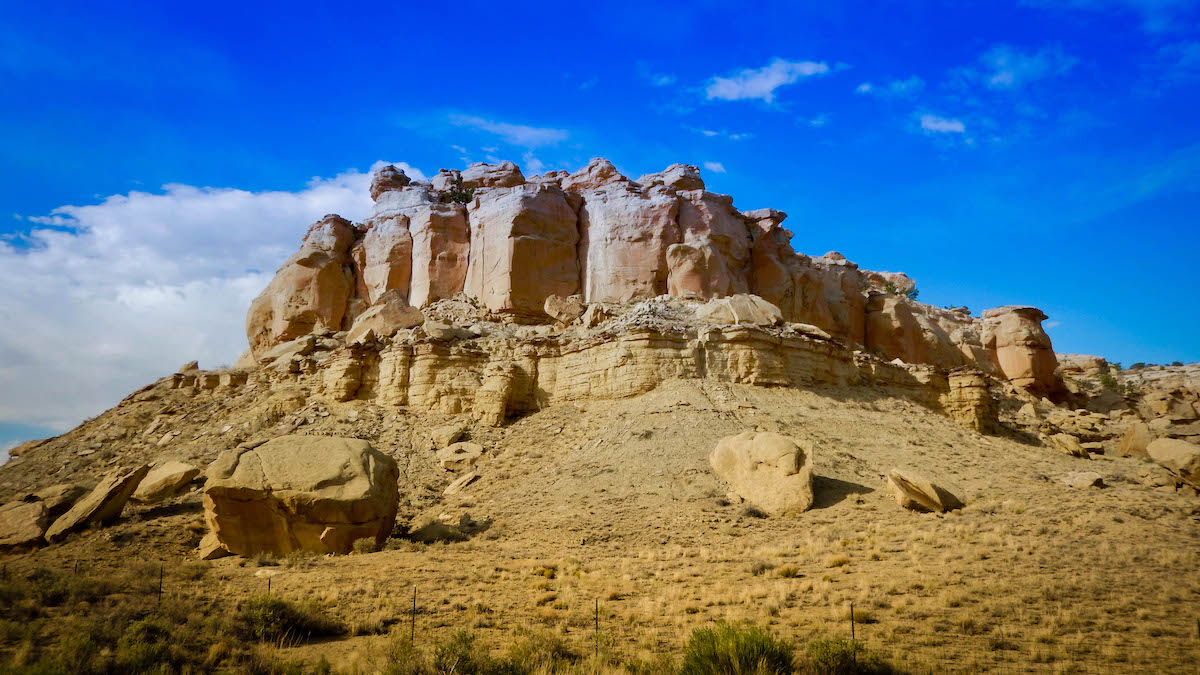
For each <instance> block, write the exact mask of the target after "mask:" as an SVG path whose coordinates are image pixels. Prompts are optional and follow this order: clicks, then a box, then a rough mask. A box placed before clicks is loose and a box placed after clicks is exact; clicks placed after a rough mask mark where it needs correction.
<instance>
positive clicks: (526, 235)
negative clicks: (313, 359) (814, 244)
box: [246, 159, 1061, 397]
mask: <svg viewBox="0 0 1200 675" xmlns="http://www.w3.org/2000/svg"><path fill="white" fill-rule="evenodd" d="M371 194H372V197H373V198H374V199H375V207H374V210H373V211H372V213H371V215H370V217H369V218H367V220H366V221H365V222H363V223H360V224H351V223H349V222H348V221H346V220H344V219H342V218H340V217H338V216H334V215H330V216H326V217H325V218H323V219H322V220H321V221H319V222H317V223H316V224H314V225H313V226H312V228H310V229H309V231H308V234H307V235H306V236H305V238H304V241H303V244H302V246H301V248H300V251H299V252H298V253H297V254H296V255H294V256H292V257H291V258H289V259H288V261H287V262H285V263H284V265H283V267H281V268H280V270H279V272H278V273H277V274H276V277H275V279H274V280H273V281H272V282H271V284H270V285H269V286H268V287H267V288H266V289H265V290H264V291H263V293H262V294H261V295H260V296H259V297H258V298H257V299H256V300H255V301H254V303H253V305H252V306H251V308H250V312H249V314H248V316H247V320H246V328H247V335H248V338H249V342H250V347H251V350H252V354H253V356H254V357H255V358H256V359H259V360H261V359H262V358H263V356H264V355H265V354H266V353H267V352H268V351H269V350H271V349H272V348H274V347H276V346H278V345H280V344H282V343H285V342H288V341H291V340H294V339H296V338H299V337H301V336H304V335H308V334H310V333H312V332H313V331H321V330H325V331H329V332H337V331H340V330H347V329H349V328H351V326H352V325H353V324H354V322H355V319H356V318H357V317H359V316H360V315H361V314H363V313H364V312H366V311H367V309H368V308H370V307H371V306H372V305H375V304H377V303H379V302H380V301H381V298H383V297H384V295H385V294H387V293H389V292H391V291H395V294H393V295H392V296H391V297H392V299H393V300H396V299H398V300H400V301H402V302H404V303H408V304H409V305H411V306H413V307H417V308H424V307H428V306H429V305H431V304H432V303H435V302H437V301H439V300H444V299H450V298H454V297H458V296H462V297H465V298H467V299H468V300H470V301H473V302H474V303H476V304H477V305H478V306H479V307H481V308H483V309H484V310H486V311H487V313H488V316H489V318H492V319H495V320H497V321H502V322H510V323H511V322H515V323H541V322H546V321H548V320H549V317H548V316H547V315H546V312H545V310H544V306H545V302H546V299H547V298H548V297H551V296H560V297H564V296H572V295H578V296H580V297H581V299H582V301H583V302H584V303H589V304H595V305H602V306H609V305H629V304H631V303H636V302H637V301H640V300H647V299H651V298H655V297H659V296H664V295H665V296H670V297H672V298H679V299H684V300H696V301H703V300H708V299H712V298H718V297H726V296H730V295H734V294H739V293H753V294H755V295H758V296H760V297H762V298H763V299H765V300H767V301H768V302H770V303H772V304H774V305H775V306H777V307H778V308H779V310H780V312H781V314H782V316H783V317H784V319H785V320H787V321H789V322H796V323H803V324H808V325H811V326H815V327H816V328H819V329H821V330H822V331H825V332H827V333H828V334H829V335H830V336H831V337H832V338H833V339H834V340H835V341H836V342H838V343H840V344H841V345H844V346H846V347H847V348H849V349H851V350H863V351H866V352H869V353H872V354H876V355H878V356H880V357H882V358H884V359H885V360H894V359H899V360H901V361H903V362H905V363H910V364H927V365H932V366H935V367H938V368H942V369H946V370H949V369H954V368H959V367H971V368H975V369H978V370H980V371H982V372H984V373H986V374H989V375H995V376H999V377H1003V378H1005V379H1008V380H1011V381H1012V382H1014V383H1015V384H1017V385H1018V386H1020V387H1022V388H1024V389H1026V390H1027V391H1029V392H1031V393H1034V394H1037V395H1048V396H1052V397H1053V396H1057V395H1058V394H1059V393H1060V392H1061V380H1060V378H1059V377H1058V376H1057V375H1056V373H1055V369H1056V366H1057V362H1056V360H1055V355H1054V351H1053V349H1052V347H1051V344H1050V339H1049V337H1048V336H1047V335H1046V334H1045V332H1044V331H1043V330H1042V327H1041V322H1042V321H1043V320H1044V319H1045V318H1046V317H1045V315H1044V314H1043V313H1041V312H1040V311H1039V310H1037V309H1036V308H1032V307H1018V306H1010V307H1001V308H997V309H993V310H988V311H986V312H984V315H983V317H982V318H977V317H973V316H971V315H970V313H969V312H967V311H965V309H963V310H943V309H938V308H936V307H932V306H930V305H926V304H923V303H919V302H916V301H915V300H913V299H911V298H910V297H908V295H910V294H911V292H912V291H913V289H914V288H915V284H914V283H913V281H912V280H911V279H909V278H908V277H907V276H905V275H903V274H893V273H887V272H871V271H867V270H861V269H859V267H858V266H857V265H855V264H854V263H852V262H850V261H849V260H846V258H845V257H844V256H842V255H841V254H838V253H836V252H830V253H827V254H825V255H823V256H819V257H810V256H807V255H804V254H801V253H797V252H796V251H795V250H794V249H793V248H792V246H791V243H790V240H791V238H792V233H791V232H789V231H787V230H785V229H783V227H782V223H783V221H784V219H785V218H786V217H787V214H785V213H783V212H781V211H776V210H773V209H759V210H756V211H746V212H739V211H738V210H737V209H736V208H735V207H734V205H733V198H732V197H730V196H728V195H720V194H715V193H712V192H708V191H707V190H706V189H705V186H704V182H703V180H702V179H701V177H700V174H699V171H698V170H697V169H696V167H694V166H686V165H681V164H675V165H672V166H670V167H668V168H667V169H665V170H664V171H662V172H659V173H655V174H649V175H646V176H642V177H640V178H638V179H637V180H636V181H633V180H630V179H629V178H627V177H625V176H623V175H621V174H620V173H619V172H618V171H617V170H616V168H615V167H614V166H613V165H612V164H611V163H609V162H608V161H607V160H604V159H596V160H593V161H592V162H591V163H589V164H588V165H587V166H586V167H584V168H583V169H581V170H580V171H578V172H576V173H574V174H570V175H568V174H566V172H549V173H547V174H544V175H540V176H532V177H529V178H526V177H525V176H524V175H523V174H522V173H521V171H520V169H518V168H517V167H516V165H515V164H513V163H511V162H504V163H501V164H495V165H490V164H476V165H473V166H471V167H470V168H468V169H467V170H465V171H462V172H458V171H452V170H445V169H443V170H442V171H441V172H439V173H438V175H437V176H435V177H434V179H433V180H432V181H431V182H430V183H419V182H412V181H410V180H409V179H408V177H407V176H405V175H404V173H403V172H402V171H400V170H398V169H396V168H395V167H385V168H384V169H382V170H381V171H380V172H378V173H377V175H376V176H375V177H374V180H373V182H372V186H371ZM458 202H462V203H458Z"/></svg>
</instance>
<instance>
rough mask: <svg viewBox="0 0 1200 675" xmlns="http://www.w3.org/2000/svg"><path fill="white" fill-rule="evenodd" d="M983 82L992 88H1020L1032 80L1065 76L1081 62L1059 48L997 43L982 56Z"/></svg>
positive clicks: (980, 60)
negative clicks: (1037, 47) (1028, 47)
mask: <svg viewBox="0 0 1200 675" xmlns="http://www.w3.org/2000/svg"><path fill="white" fill-rule="evenodd" d="M979 62H980V63H981V64H982V65H983V67H984V69H985V72H984V73H983V79H984V82H985V83H986V84H987V86H988V87H989V88H991V89H1019V88H1021V87H1023V86H1025V85H1026V84H1029V83H1030V82H1035V81H1037V80H1040V79H1043V78H1046V77H1053V76H1056V75H1062V74H1064V73H1066V72H1067V71H1069V70H1070V69H1071V68H1073V67H1074V66H1075V64H1076V63H1078V60H1077V59H1075V58H1074V57H1072V56H1068V55H1067V54H1065V53H1063V51H1062V49H1060V48H1058V47H1045V48H1042V49H1039V50H1037V51H1036V52H1032V51H1022V50H1020V49H1017V48H1016V47H1012V46H1010V45H1003V44H1001V45H995V46H993V47H992V48H991V49H989V50H987V51H986V52H984V53H983V55H981V56H980V57H979Z"/></svg>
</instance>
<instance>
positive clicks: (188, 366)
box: [176, 361, 200, 373]
mask: <svg viewBox="0 0 1200 675" xmlns="http://www.w3.org/2000/svg"><path fill="white" fill-rule="evenodd" d="M193 370H200V363H199V362H198V361H188V362H187V363H185V364H183V365H182V366H179V370H178V371H176V372H180V373H189V372H191V371H193Z"/></svg>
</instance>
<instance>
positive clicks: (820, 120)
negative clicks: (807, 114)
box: [808, 114, 829, 128]
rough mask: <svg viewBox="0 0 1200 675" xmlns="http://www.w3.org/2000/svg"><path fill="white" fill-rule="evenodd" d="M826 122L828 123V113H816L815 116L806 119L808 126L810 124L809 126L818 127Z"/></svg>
mask: <svg viewBox="0 0 1200 675" xmlns="http://www.w3.org/2000/svg"><path fill="white" fill-rule="evenodd" d="M826 124H829V115H826V114H820V115H817V116H816V117H814V118H812V119H810V120H808V126H810V127H818V128H819V127H823V126H825V125H826Z"/></svg>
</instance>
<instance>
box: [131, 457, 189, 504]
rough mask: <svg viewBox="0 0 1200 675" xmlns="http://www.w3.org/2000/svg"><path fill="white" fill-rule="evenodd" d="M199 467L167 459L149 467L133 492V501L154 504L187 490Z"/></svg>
mask: <svg viewBox="0 0 1200 675" xmlns="http://www.w3.org/2000/svg"><path fill="white" fill-rule="evenodd" d="M199 475H200V469H198V468H197V467H194V466H192V465H191V464H186V463H184V462H177V461H169V462H164V463H162V464H159V465H158V466H156V467H154V468H153V469H150V472H149V473H147V474H146V477H145V478H143V479H142V482H141V483H139V484H138V488H137V490H135V491H134V493H133V497H132V499H133V501H135V502H141V503H143V504H156V503H158V502H161V501H164V500H167V499H170V498H172V497H174V496H176V495H178V494H180V493H182V492H184V491H186V490H187V488H188V486H189V485H190V484H191V482H192V479H194V478H195V477H196V476H199Z"/></svg>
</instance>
